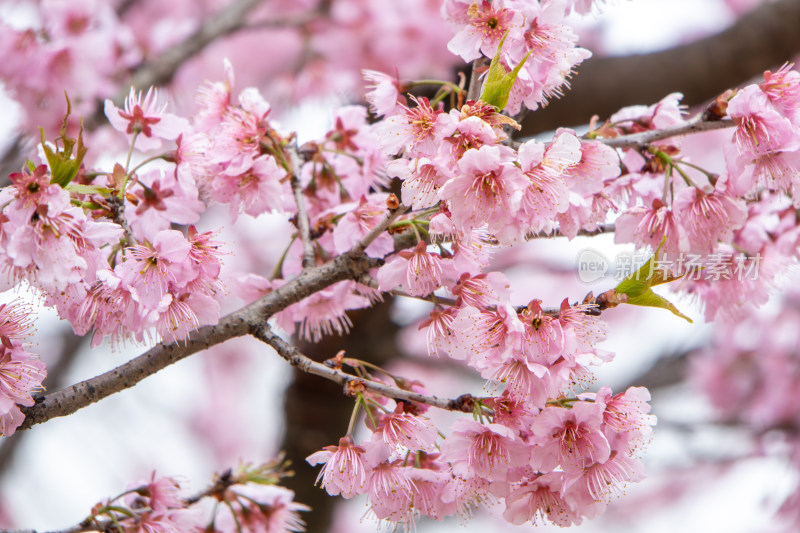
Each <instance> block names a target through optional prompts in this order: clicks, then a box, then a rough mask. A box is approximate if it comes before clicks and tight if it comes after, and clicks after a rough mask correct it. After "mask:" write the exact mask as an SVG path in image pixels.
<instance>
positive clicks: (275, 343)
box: [253, 322, 473, 413]
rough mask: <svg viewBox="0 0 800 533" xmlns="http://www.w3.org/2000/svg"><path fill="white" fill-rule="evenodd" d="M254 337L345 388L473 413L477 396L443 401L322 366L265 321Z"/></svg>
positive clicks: (302, 368) (314, 372)
mask: <svg viewBox="0 0 800 533" xmlns="http://www.w3.org/2000/svg"><path fill="white" fill-rule="evenodd" d="M253 336H254V337H256V338H257V339H259V340H261V341H263V342H265V343H266V344H269V345H270V346H272V347H273V348H274V349H275V351H276V352H278V355H280V356H281V357H283V358H284V359H285V360H286V361H288V362H289V364H291V365H292V366H295V367H297V368H298V369H300V370H302V371H303V372H307V373H309V374H313V375H315V376H320V377H323V378H325V379H329V380H331V381H333V382H335V383H338V384H339V385H342V386H343V387H346V388H347V387H353V388H361V387H363V388H364V389H365V390H368V391H370V392H374V393H376V394H380V395H381V396H385V397H387V398H394V399H396V400H406V401H410V402H418V403H424V404H426V405H430V406H431V407H437V408H439V409H445V410H448V411H461V412H466V413H471V412H472V408H473V397H472V395H470V394H464V395H461V396H459V397H458V398H455V399H447V398H439V397H437V396H429V395H426V394H420V393H418V392H413V391H409V390H405V389H399V388H397V387H391V386H389V385H386V384H384V383H379V382H377V381H371V380H368V379H363V378H360V377H358V376H353V375H351V374H347V373H345V372H343V371H341V370H338V369H336V368H333V367H330V366H327V365H325V364H323V363H318V362H316V361H314V360H313V359H311V358H310V357H308V356H306V355H303V354H302V353H301V352H300V350H298V349H297V348H296V347H294V346H292V345H291V344H289V343H288V342H286V341H285V340H283V339H281V338H280V337H279V336H277V335H276V334H275V333H274V332H273V331H272V329H271V328H270V327H269V325H267V323H266V322H264V323H263V324H262V325H261V326H260V327H259V329H258V330H256V331H255V332H253Z"/></svg>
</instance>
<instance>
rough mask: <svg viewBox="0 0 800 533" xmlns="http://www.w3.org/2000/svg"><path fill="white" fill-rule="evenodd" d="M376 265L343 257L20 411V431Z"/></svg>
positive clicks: (257, 324) (137, 379)
mask: <svg viewBox="0 0 800 533" xmlns="http://www.w3.org/2000/svg"><path fill="white" fill-rule="evenodd" d="M387 225H388V224H387ZM375 266H378V261H376V260H371V259H369V258H368V257H366V256H363V255H361V256H357V257H352V256H351V255H350V254H343V255H341V256H338V257H336V258H335V259H334V260H333V261H331V262H329V263H326V264H324V265H320V266H318V267H315V268H312V269H308V270H305V271H303V272H302V273H301V274H300V275H298V276H297V277H296V278H294V279H293V280H291V281H289V282H288V283H287V284H286V285H284V286H283V287H280V288H279V289H277V290H275V291H273V292H271V293H269V294H267V295H265V296H263V297H262V298H261V299H259V300H257V301H256V302H253V303H252V304H250V305H248V306H246V307H243V308H242V309H240V310H239V311H236V312H233V313H231V314H229V315H226V316H224V317H222V318H221V319H220V321H219V323H218V324H216V325H214V326H204V327H201V328H198V329H196V330H194V331H193V332H192V333H190V334H189V336H188V338H187V339H186V340H185V341H184V342H183V343H181V344H166V343H163V342H162V343H159V344H157V345H156V346H154V347H153V348H151V349H150V350H148V351H146V352H145V353H143V354H142V355H140V356H138V357H135V358H134V359H132V360H130V361H128V362H127V363H124V364H122V365H120V366H118V367H117V368H114V369H113V370H110V371H108V372H106V373H104V374H100V375H99V376H95V377H93V378H91V379H87V380H86V381H82V382H80V383H76V384H75V385H72V386H70V387H67V388H65V389H61V390H58V391H55V392H51V393H48V394H45V395H43V396H40V397H38V398H36V403H35V404H34V405H33V406H30V407H23V408H22V412H23V414H25V421H24V422H23V423H22V425H21V426H20V428H19V430H23V429H28V428H30V427H31V426H34V425H36V424H41V423H42V422H46V421H48V420H50V419H51V418H56V417H59V416H66V415H69V414H72V413H74V412H75V411H78V410H79V409H82V408H84V407H86V406H88V405H91V404H92V403H94V402H97V401H99V400H101V399H103V398H106V397H108V396H110V395H112V394H114V393H115V392H119V391H122V390H125V389H128V388H131V387H133V386H134V385H136V384H137V383H138V382H140V381H141V380H143V379H144V378H146V377H148V376H151V375H153V374H155V373H156V372H158V371H159V370H161V369H163V368H165V367H167V366H169V365H171V364H172V363H175V362H177V361H180V360H181V359H184V358H186V357H188V356H190V355H192V354H194V353H197V352H199V351H201V350H205V349H207V348H210V347H211V346H214V345H216V344H220V343H222V342H224V341H226V340H228V339H231V338H234V337H240V336H242V335H247V334H248V333H250V334H252V333H254V332H255V331H258V330H259V328H260V327H261V325H262V324H265V323H266V321H267V319H268V318H269V317H270V316H272V315H273V314H275V313H277V312H278V311H281V310H282V309H285V308H286V307H288V306H289V305H291V304H293V303H296V302H299V301H300V300H302V299H303V298H306V297H307V296H310V295H312V294H314V293H315V292H318V291H320V290H322V289H324V288H325V287H328V286H329V285H332V284H333V283H336V282H337V281H343V280H346V279H353V280H357V279H359V278H360V277H361V276H362V275H363V274H364V273H366V272H368V271H369V269H370V268H374V267H375Z"/></svg>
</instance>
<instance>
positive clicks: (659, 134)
mask: <svg viewBox="0 0 800 533" xmlns="http://www.w3.org/2000/svg"><path fill="white" fill-rule="evenodd" d="M735 126H736V122H734V121H733V120H729V119H725V120H703V113H698V114H696V115H695V116H693V117H692V118H690V119H689V120H687V121H686V122H684V123H683V124H678V125H675V126H672V127H671V128H664V129H663V130H651V131H643V132H641V133H632V134H630V135H621V136H619V137H609V138H604V137H597V138H596V139H593V140H595V141H599V142H601V143H603V144H605V145H607V146H610V147H611V148H646V147H647V145H648V144H650V143H653V142H655V141H660V140H663V139H669V138H670V137H678V136H680V135H689V134H692V133H701V132H704V131H713V130H719V129H723V128H733V127H735Z"/></svg>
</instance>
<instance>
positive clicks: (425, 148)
mask: <svg viewBox="0 0 800 533" xmlns="http://www.w3.org/2000/svg"><path fill="white" fill-rule="evenodd" d="M410 98H411V101H412V102H413V103H414V104H415V105H414V106H412V107H407V106H405V105H401V106H399V107H400V111H399V112H398V113H397V114H395V115H393V116H391V117H388V118H386V119H385V120H384V121H383V122H381V124H380V126H379V127H378V128H377V132H376V134H377V137H378V141H379V142H380V144H381V147H382V148H383V150H384V151H385V152H386V153H387V154H396V153H397V152H399V151H400V150H401V149H404V150H405V151H406V153H407V154H408V155H411V156H417V157H425V156H431V155H433V154H435V153H436V143H437V136H438V135H440V134H441V123H440V122H439V120H438V119H439V116H440V115H442V110H441V109H433V107H431V105H430V103H429V102H428V99H427V98H425V97H422V98H419V99H417V98H416V97H414V96H411V97H410Z"/></svg>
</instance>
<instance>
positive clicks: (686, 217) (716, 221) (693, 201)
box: [673, 187, 747, 254]
mask: <svg viewBox="0 0 800 533" xmlns="http://www.w3.org/2000/svg"><path fill="white" fill-rule="evenodd" d="M673 209H674V210H675V212H676V213H678V216H679V217H680V218H681V220H683V221H685V222H684V223H683V224H682V225H683V227H685V228H686V233H687V236H688V238H689V244H690V245H691V250H692V251H694V252H698V253H701V254H709V253H711V252H712V250H713V249H714V247H715V246H716V244H717V241H718V240H721V241H723V242H726V243H729V242H730V241H731V240H732V239H733V230H735V229H738V228H740V227H742V225H743V224H744V223H745V221H746V220H747V208H746V207H745V204H744V202H743V201H741V200H738V199H736V198H733V197H731V196H729V195H728V194H726V193H724V192H717V191H711V192H710V193H706V192H704V191H702V190H701V189H698V188H695V187H687V188H686V189H682V190H681V191H679V192H678V193H677V194H676V195H675V202H674V203H673Z"/></svg>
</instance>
